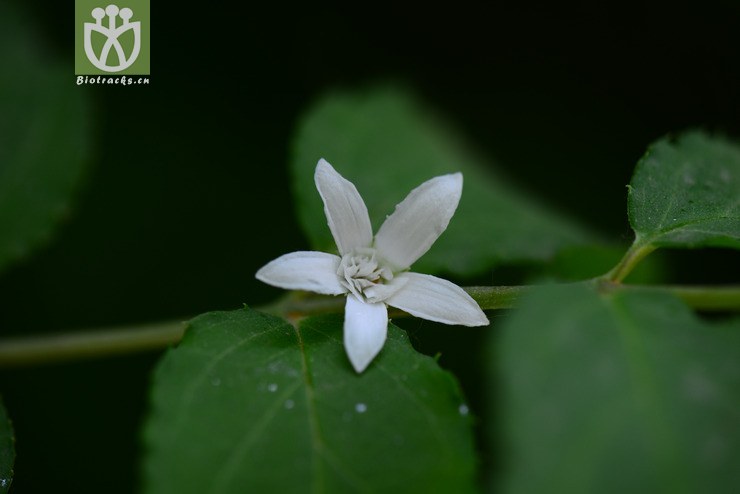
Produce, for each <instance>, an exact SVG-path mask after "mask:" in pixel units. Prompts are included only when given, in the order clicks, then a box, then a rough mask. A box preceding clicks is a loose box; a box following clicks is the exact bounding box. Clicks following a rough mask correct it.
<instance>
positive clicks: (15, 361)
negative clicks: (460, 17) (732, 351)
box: [0, 254, 740, 367]
mask: <svg viewBox="0 0 740 494" xmlns="http://www.w3.org/2000/svg"><path fill="white" fill-rule="evenodd" d="M645 255H647V254H643V255H642V257H644V256H645ZM634 262H636V261H634ZM634 262H633V264H634ZM620 264H621V263H620ZM628 271H629V270H627V272H628ZM593 281H595V282H596V283H597V286H598V289H599V290H601V291H602V292H604V293H610V292H614V291H625V290H628V291H641V290H651V291H664V292H667V293H670V294H673V295H675V296H676V297H678V298H680V299H681V300H683V301H684V302H685V303H686V304H687V305H689V306H690V307H693V308H694V309H698V310H705V311H740V285H731V286H637V285H624V284H621V283H618V282H614V281H609V280H605V279H600V280H593ZM532 288H534V287H533V286H474V287H467V288H465V291H466V292H467V293H468V294H469V295H470V296H471V297H472V298H473V299H474V300H475V301H476V302H478V304H479V305H480V306H481V308H482V309H485V310H495V309H509V308H513V307H515V306H516V305H517V303H518V299H519V297H521V296H522V295H523V294H525V293H526V292H527V291H529V290H531V289H532ZM343 307H344V298H343V297H328V296H320V295H307V294H305V293H291V294H288V295H287V296H286V297H284V298H282V299H280V300H278V301H277V302H275V303H273V304H271V305H268V306H265V307H256V309H258V310H261V311H263V312H267V313H271V314H275V315H279V316H281V317H287V318H289V319H297V318H301V317H307V316H311V315H316V314H325V313H336V312H341V311H342V309H343ZM406 315H407V314H405V313H403V312H401V311H394V312H393V314H392V316H393V317H404V316H406ZM185 327H186V323H185V322H181V321H173V322H164V323H159V324H147V325H141V326H130V327H113V328H100V329H91V330H88V331H83V332H73V333H62V334H55V335H48V336H46V335H44V336H31V337H27V338H2V339H0V367H15V366H21V365H33V364H42V363H51V362H62V361H69V360H80V359H84V358H91V357H104V356H108V355H121V354H129V353H135V352H142V351H147V350H159V349H162V348H166V347H168V346H171V345H174V344H176V343H177V342H179V341H180V339H181V338H182V335H183V333H184V332H185Z"/></svg>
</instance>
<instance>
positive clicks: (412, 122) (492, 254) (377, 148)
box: [291, 88, 592, 276]
mask: <svg viewBox="0 0 740 494" xmlns="http://www.w3.org/2000/svg"><path fill="white" fill-rule="evenodd" d="M321 157H323V158H325V159H327V160H328V161H329V162H330V163H332V164H333V165H334V166H335V167H336V168H337V170H338V171H339V172H340V173H341V174H343V175H344V176H345V178H347V179H348V180H350V181H351V182H353V183H354V184H355V185H356V186H357V188H358V190H359V191H360V194H362V196H363V198H364V199H365V202H366V204H367V207H368V210H369V213H370V219H371V221H372V223H373V226H374V229H375V231H377V229H378V228H379V227H380V225H381V224H382V222H383V221H384V220H385V217H386V216H387V215H389V214H390V213H392V212H393V209H394V207H395V205H396V204H398V203H399V202H401V200H403V198H404V197H405V196H406V194H408V193H409V192H410V191H411V190H412V189H413V188H415V187H416V186H418V185H420V184H421V183H422V182H424V181H426V180H428V179H430V178H432V177H434V176H437V175H442V174H446V173H451V172H456V171H461V172H463V175H464V180H465V183H464V187H463V195H462V199H461V201H460V205H459V207H458V210H457V212H456V214H455V216H454V217H453V218H452V221H451V222H450V225H449V227H448V229H447V231H446V232H445V233H444V234H443V235H442V236H441V237H440V238H439V240H437V242H436V243H435V244H434V246H432V249H431V250H430V251H429V252H428V253H427V254H425V255H424V256H423V257H422V258H421V259H420V260H419V261H418V262H417V264H415V265H414V269H415V270H419V271H422V272H439V271H449V272H454V273H455V274H457V275H460V276H465V275H473V274H476V273H480V272H481V271H484V270H485V269H487V268H490V267H491V266H493V265H497V264H501V263H511V262H521V261H542V260H546V259H549V258H550V257H552V256H553V255H554V254H555V252H556V251H557V250H558V249H560V248H561V247H563V246H567V245H576V244H582V243H587V242H589V241H591V240H592V239H591V238H590V236H589V235H588V234H586V233H585V232H584V231H583V230H581V229H580V228H579V227H577V226H576V225H575V224H574V223H572V222H571V221H569V220H567V219H565V218H563V217H561V216H559V215H557V214H555V213H553V212H552V211H550V210H547V209H545V208H544V207H542V206H540V205H538V204H536V203H535V202H534V201H533V200H531V199H530V198H528V197H526V196H525V195H524V194H522V193H520V192H518V191H516V190H514V189H513V188H512V187H511V186H509V185H507V184H505V183H504V182H503V181H502V180H501V179H500V178H498V177H496V176H495V175H494V174H493V173H492V170H491V168H490V167H486V166H485V164H484V163H483V162H482V161H481V160H479V159H477V158H476V157H475V156H473V155H471V154H470V152H468V151H467V150H466V149H465V148H464V146H462V145H460V143H459V142H458V141H457V139H456V138H455V135H454V133H453V132H451V131H450V129H449V128H448V127H446V126H443V125H441V124H440V123H439V122H438V121H436V120H434V119H433V118H432V117H431V116H430V115H429V114H428V112H427V111H426V110H425V109H424V108H423V107H422V106H421V104H419V103H418V102H417V101H415V100H414V99H413V98H412V97H411V96H410V95H409V94H407V93H405V92H402V91H400V90H398V89H394V88H379V89H375V90H370V91H367V92H356V93H333V94H329V95H328V96H327V97H325V98H324V99H323V100H321V101H320V102H318V103H317V104H316V105H315V106H314V107H313V108H311V109H310V110H309V112H308V113H307V114H306V115H305V117H304V118H303V120H302V121H301V123H300V125H299V127H298V129H297V133H296V136H295V140H294V146H293V153H292V157H291V166H292V171H293V177H294V180H293V192H294V196H295V198H296V202H297V206H298V216H299V219H300V221H301V224H302V226H303V229H304V230H305V232H306V233H307V235H308V237H309V240H310V241H311V244H312V245H313V247H314V248H317V249H319V250H327V249H334V243H333V240H332V237H331V233H330V232H329V229H328V228H327V226H326V219H325V218H324V212H323V207H322V204H321V200H320V198H319V195H318V193H317V192H316V190H315V188H314V186H313V173H314V168H315V166H316V162H317V161H318V159H319V158H321Z"/></svg>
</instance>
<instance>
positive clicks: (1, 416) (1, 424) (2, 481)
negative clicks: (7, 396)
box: [0, 401, 15, 492]
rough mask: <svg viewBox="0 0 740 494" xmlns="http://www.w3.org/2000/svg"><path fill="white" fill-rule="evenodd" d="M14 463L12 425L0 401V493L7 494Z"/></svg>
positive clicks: (11, 480) (11, 479)
mask: <svg viewBox="0 0 740 494" xmlns="http://www.w3.org/2000/svg"><path fill="white" fill-rule="evenodd" d="M14 463H15V437H14V436H13V425H12V424H11V423H10V419H9V418H8V412H7V411H6V410H5V406H3V403H2V401H0V492H8V490H9V489H10V484H11V483H12V482H13V464H14Z"/></svg>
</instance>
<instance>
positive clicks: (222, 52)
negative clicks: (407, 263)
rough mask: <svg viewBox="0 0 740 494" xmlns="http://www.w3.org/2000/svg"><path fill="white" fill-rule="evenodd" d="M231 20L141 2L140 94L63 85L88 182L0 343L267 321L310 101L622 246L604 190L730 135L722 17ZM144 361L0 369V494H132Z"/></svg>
mask: <svg viewBox="0 0 740 494" xmlns="http://www.w3.org/2000/svg"><path fill="white" fill-rule="evenodd" d="M14 3H17V4H18V6H19V7H22V8H23V9H24V10H26V11H27V12H28V13H29V14H30V16H31V17H32V18H33V19H34V20H35V22H36V23H37V26H38V27H39V32H40V33H41V34H42V36H43V38H44V42H45V46H46V47H47V48H48V51H49V54H50V56H51V57H55V58H57V59H60V60H65V61H68V63H69V66H70V75H69V84H70V85H73V84H74V72H73V69H72V61H73V32H74V26H73V23H72V18H73V7H72V4H71V3H70V2H40V1H37V2H20V1H18V0H15V2H14ZM239 5H240V6H239V7H237V6H231V5H223V4H220V3H211V4H208V5H205V6H198V7H197V8H196V7H188V6H184V5H182V6H177V4H174V3H172V4H168V5H167V6H165V5H163V4H162V2H155V5H152V29H151V32H152V38H153V42H152V48H151V60H152V75H151V84H150V86H148V87H137V86H130V87H91V86H80V87H78V88H77V90H79V91H84V92H86V93H89V95H90V97H91V98H92V100H93V103H94V128H95V136H94V142H95V149H94V151H93V160H92V163H91V167H90V172H89V174H88V176H87V179H86V181H85V183H84V185H83V186H82V187H81V188H80V190H79V192H78V194H77V197H76V199H75V207H74V210H73V212H72V214H71V215H70V216H69V217H68V218H67V221H66V222H65V223H63V224H62V225H61V226H60V228H59V230H58V231H57V235H56V237H55V239H54V241H53V242H51V243H49V244H47V245H45V246H43V247H42V248H40V249H38V250H37V251H36V253H35V256H33V257H31V258H29V259H27V260H25V261H24V262H22V263H19V264H17V265H16V266H14V267H13V268H11V269H10V270H7V271H5V272H4V273H2V274H0V328H1V331H2V335H11V334H13V335H17V334H35V333H43V332H51V331H60V330H72V329H74V330H79V329H86V328H89V329H91V330H94V328H97V327H102V326H108V325H113V324H128V323H132V324H134V323H142V322H151V321H158V320H170V319H186V318H188V317H189V316H191V315H195V314H198V313H201V312H205V311H210V310H217V309H233V308H237V307H239V306H241V304H242V303H244V302H247V303H249V304H250V305H259V304H261V303H265V302H267V301H269V299H270V298H272V297H273V296H275V294H276V293H277V292H276V291H272V290H265V288H264V287H263V286H261V285H260V284H259V283H257V282H256V281H255V280H254V273H255V271H256V270H257V269H258V268H259V267H260V266H261V265H263V264H264V263H265V262H267V261H269V260H271V259H272V258H274V257H276V256H277V255H279V254H282V253H285V252H290V251H293V250H298V249H302V248H305V247H307V245H306V241H305V239H304V238H303V236H302V234H301V232H300V229H299V227H298V225H297V223H296V222H295V220H294V219H293V215H292V208H293V205H292V202H291V197H290V195H289V190H288V180H289V177H288V174H287V170H286V164H287V161H288V158H289V155H290V139H291V132H292V129H293V127H294V124H295V122H296V119H297V118H298V116H299V115H300V114H301V112H302V111H303V110H305V109H306V107H307V106H308V105H310V104H311V102H312V101H314V100H315V98H316V97H317V96H319V95H321V94H322V93H323V92H324V91H326V90H328V89H331V88H334V87H344V88H355V87H361V86H364V85H367V84H370V83H373V82H377V81H387V80H391V81H400V82H402V83H404V84H406V85H408V86H409V87H411V88H413V89H414V90H416V91H417V92H418V93H419V94H420V95H421V96H422V97H423V98H424V99H425V100H426V101H428V102H429V103H430V105H432V106H433V107H435V108H436V109H438V110H439V111H440V112H441V113H442V114H443V115H446V116H447V117H448V118H449V119H450V120H451V121H452V122H454V123H455V124H456V125H457V126H458V127H459V128H460V129H461V130H462V132H463V133H464V134H465V135H467V136H468V137H469V138H470V140H471V142H472V143H473V144H474V145H475V146H476V147H477V148H478V149H479V150H480V151H481V152H482V153H483V154H485V155H487V156H490V157H491V158H492V159H493V160H494V161H496V162H497V163H498V165H499V166H500V167H502V168H503V169H504V171H505V174H507V175H508V176H509V177H510V178H511V180H512V181H513V182H515V183H517V184H519V185H520V186H521V187H523V188H525V189H528V190H529V191H531V192H532V193H533V194H534V195H537V196H539V197H541V198H543V199H544V200H546V201H547V202H548V203H549V204H552V205H553V206H555V207H558V208H560V209H561V210H563V211H565V212H567V213H570V214H572V215H573V216H575V217H577V218H578V219H580V220H581V221H582V222H583V223H585V224H586V225H588V226H590V227H591V228H593V229H595V230H597V231H600V232H601V233H603V234H604V235H605V236H606V238H608V239H611V240H612V241H614V242H617V243H619V242H621V243H624V244H625V245H626V244H627V242H628V241H629V240H630V234H629V229H628V225H627V221H626V215H625V212H624V211H625V196H626V192H625V188H624V185H625V184H626V183H628V181H629V178H630V174H631V171H632V168H633V166H634V164H635V162H636V161H637V159H638V158H639V157H640V155H641V154H642V153H643V152H644V150H645V148H646V146H647V145H648V144H649V143H650V142H651V141H653V140H655V139H656V138H658V137H660V136H662V135H664V134H666V133H669V132H675V131H680V130H682V129H685V128H688V127H696V126H698V127H702V128H705V129H709V130H711V131H719V132H722V133H725V134H728V135H730V136H733V137H735V138H737V137H738V136H740V119H739V118H738V116H739V115H740V97H739V96H738V87H740V84H739V83H740V68H739V67H740V63H739V62H738V49H739V48H740V29H738V25H740V7H738V4H737V3H736V2H733V1H729V0H728V1H724V2H723V1H714V2H703V3H702V4H693V5H692V6H690V7H682V6H679V5H672V6H671V7H670V8H666V7H665V6H664V5H659V4H647V5H641V6H639V7H635V8H629V7H626V6H624V4H620V5H621V6H620V7H616V6H614V5H611V6H610V5H595V4H590V3H589V4H585V3H584V4H583V5H579V6H573V7H569V8H566V7H564V6H563V5H558V6H557V7H555V6H553V7H545V8H541V7H534V6H531V5H528V4H521V3H517V4H515V3H506V4H496V3H494V4H493V5H488V6H486V7H485V8H481V7H480V6H478V5H469V4H463V3H459V2H457V3H453V4H449V3H448V4H445V5H444V6H443V7H439V8H436V7H431V6H430V5H428V4H425V5H423V6H420V7H417V8H411V7H405V8H403V7H398V6H391V5H387V6H381V5H377V4H375V5H373V4H369V3H360V4H357V3H356V4H352V8H347V7H345V8H344V9H333V8H328V7H323V6H318V5H310V9H309V6H307V5H303V6H301V7H299V8H298V9H296V7H295V6H293V5H289V4H281V5H277V6H276V7H275V8H274V9H273V10H272V11H268V10H267V9H265V8H264V7H253V6H249V7H247V5H248V4H246V3H242V4H239ZM124 142H125V143H128V144H126V145H123V143H124ZM131 143H133V144H134V145H131ZM662 255H664V256H665V258H666V259H667V262H668V264H669V265H670V266H672V267H673V268H674V269H673V272H672V273H669V278H671V280H674V279H675V280H677V281H684V282H697V281H700V282H712V281H725V280H727V278H728V276H729V275H728V274H727V269H724V268H723V266H725V265H726V262H728V260H729V254H728V253H726V252H723V251H712V252H711V253H708V252H705V251H696V252H680V253H667V254H662ZM687 265H691V266H695V267H694V268H691V269H689V268H686V266H687ZM678 267H680V268H681V272H680V273H678V269H677V268H678ZM513 277H514V278H515V277H516V275H513ZM462 281H464V280H462ZM506 281H507V282H509V281H510V280H506ZM735 281H736V280H735ZM496 317H498V316H496ZM494 320H495V319H494ZM432 333H433V332H432ZM414 337H415V341H416V342H417V344H418V345H419V346H420V347H421V348H422V349H423V350H424V351H428V352H431V353H436V352H437V351H442V350H444V352H443V356H442V360H441V363H442V364H443V365H447V366H448V367H451V368H452V369H453V370H454V371H456V372H457V373H458V375H459V376H461V378H462V380H463V386H464V387H465V389H466V392H467V393H468V394H469V395H472V396H470V398H471V403H472V404H473V405H475V404H476V402H478V403H479V402H480V400H479V398H477V397H476V396H475V390H476V385H477V383H475V382H473V379H474V378H471V377H469V376H472V375H473V371H471V370H470V369H469V368H462V367H461V368H460V369H458V368H457V367H458V366H462V364H461V361H463V360H464V359H462V358H456V356H457V357H459V356H460V355H463V354H464V353H465V348H470V345H471V342H467V343H458V345H459V347H458V348H456V347H454V346H452V347H450V346H449V341H447V342H444V341H443V340H444V337H438V335H437V336H435V335H434V334H432V336H431V338H428V339H425V336H424V335H423V334H420V333H419V332H416V333H415V334H414ZM435 338H437V339H435ZM472 343H474V342H472ZM443 344H445V345H448V346H444V347H443V346H442V345H443ZM465 345H468V346H467V347H466V346H465ZM158 357H159V353H157V352H152V353H148V354H142V355H136V356H130V357H118V358H112V359H108V360H99V361H86V362H79V363H71V364H58V365H48V366H41V367H37V368H23V369H6V370H3V371H2V373H0V390H2V393H3V396H4V401H5V404H6V406H7V408H8V410H9V413H10V415H11V417H12V418H13V421H14V424H15V428H16V436H17V453H18V458H17V462H16V479H15V482H14V485H13V492H16V493H18V494H22V493H29V492H75V493H85V492H90V493H93V492H94V493H99V492H107V493H117V492H132V491H133V490H135V486H136V475H137V474H136V468H137V465H136V456H137V454H138V448H139V444H138V426H139V424H140V422H141V420H142V418H143V414H144V412H145V409H146V400H147V396H146V389H147V383H148V379H149V373H150V371H151V369H152V368H153V366H154V365H155V363H156V360H157V358H158ZM474 411H475V409H474ZM194 447H197V445H194Z"/></svg>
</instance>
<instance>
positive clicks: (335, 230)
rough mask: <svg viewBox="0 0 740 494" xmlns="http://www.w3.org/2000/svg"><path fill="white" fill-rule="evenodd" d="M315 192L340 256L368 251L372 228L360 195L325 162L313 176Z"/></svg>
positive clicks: (320, 164) (320, 161) (371, 239)
mask: <svg viewBox="0 0 740 494" xmlns="http://www.w3.org/2000/svg"><path fill="white" fill-rule="evenodd" d="M314 181H315V182H316V188H317V189H318V190H319V194H320V195H321V199H322V200H323V201H324V214H326V219H327V221H328V223H329V229H330V230H331V234H332V235H333V236H334V241H335V242H336V244H337V248H338V249H339V253H340V254H341V255H344V254H347V253H348V252H350V251H352V249H356V248H359V247H370V244H371V243H372V241H373V228H372V226H371V225H370V217H369V216H368V214H367V207H366V206H365V202H364V201H363V200H362V197H361V196H360V193H359V192H357V189H356V188H355V186H354V185H353V184H352V182H350V181H349V180H347V179H345V178H344V177H342V176H341V175H340V174H339V173H337V171H336V170H335V169H334V168H332V166H331V165H330V164H329V163H328V162H327V161H326V160H325V159H324V158H321V159H320V160H319V163H318V165H316V173H315V174H314Z"/></svg>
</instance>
